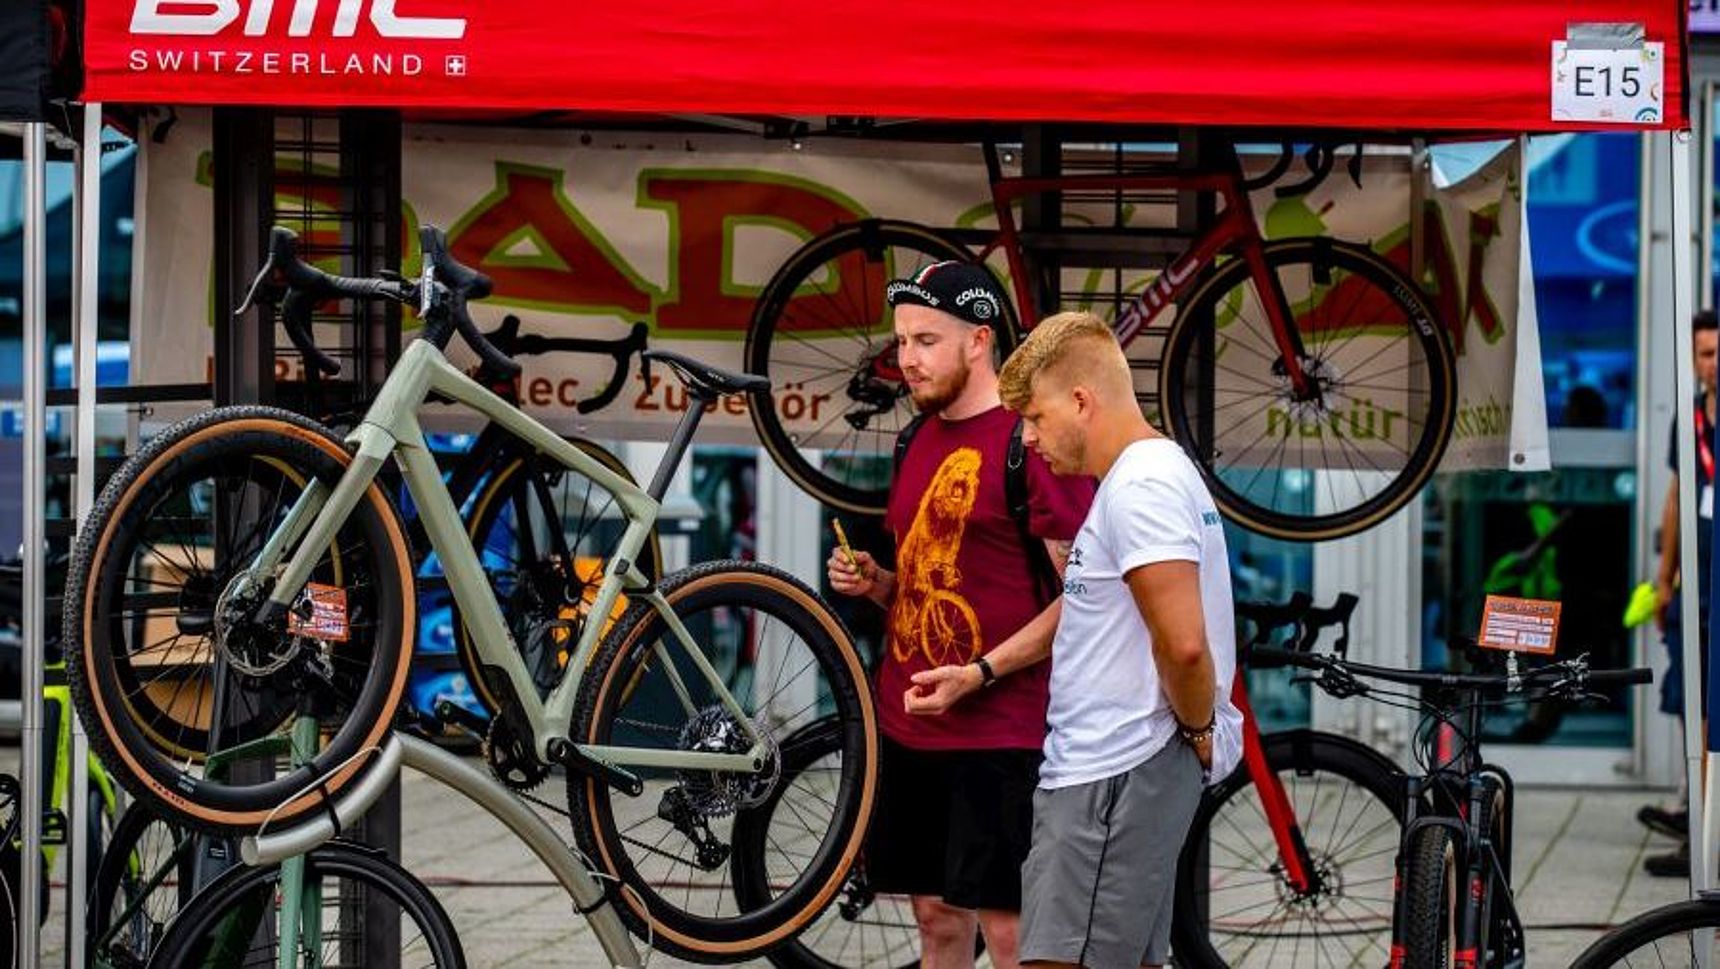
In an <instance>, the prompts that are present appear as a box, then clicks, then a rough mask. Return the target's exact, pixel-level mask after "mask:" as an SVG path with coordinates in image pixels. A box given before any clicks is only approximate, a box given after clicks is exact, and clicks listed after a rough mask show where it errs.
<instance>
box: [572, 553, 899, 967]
mask: <svg viewBox="0 0 1720 969" xmlns="http://www.w3.org/2000/svg"><path fill="white" fill-rule="evenodd" d="M662 594H663V596H664V598H665V599H666V600H667V602H668V606H669V608H670V609H671V610H672V611H673V614H674V616H675V618H676V619H677V620H678V621H679V623H680V624H681V625H682V626H683V627H684V628H686V629H687V630H688V632H689V633H690V635H691V636H692V638H693V640H694V642H695V643H696V644H698V646H699V648H701V650H703V651H705V652H708V653H720V652H724V651H727V650H730V649H731V648H738V647H745V648H747V649H749V650H751V652H752V655H754V656H755V657H756V661H755V665H754V676H753V678H752V679H751V681H750V684H749V687H750V688H749V689H746V690H742V691H740V692H739V694H738V695H735V696H734V697H733V698H734V700H735V702H736V703H737V704H738V706H739V708H740V714H741V715H742V716H744V717H745V719H746V721H747V722H748V723H750V724H751V727H750V730H751V731H756V732H757V733H758V734H760V735H762V738H763V745H762V750H761V752H760V756H759V759H758V760H757V761H756V766H757V769H756V770H733V771H729V770H705V769H687V768H673V767H663V768H628V769H630V770H635V771H636V772H637V773H638V774H639V775H640V776H641V778H642V779H643V780H644V782H645V791H644V794H643V796H641V797H637V798H629V797H626V796H623V795H621V794H620V793H619V792H617V791H615V790H613V789H611V788H609V787H608V786H606V785H604V784H602V783H600V782H597V781H594V780H591V779H588V778H586V777H583V776H578V775H570V776H569V784H568V801H569V810H570V812H571V814H572V816H573V822H574V834H575V836H576V837H577V839H578V841H579V845H580V848H581V850H583V851H584V852H585V853H586V854H587V855H588V856H589V857H591V858H592V859H593V860H594V861H595V862H596V863H597V865H598V866H599V867H601V868H602V869H603V870H604V871H606V872H609V873H610V874H612V875H614V876H616V877H617V878H619V879H620V881H621V883H622V885H623V886H624V890H623V891H621V892H620V893H619V896H618V897H619V904H618V905H617V906H616V908H617V909H618V911H619V912H620V913H621V916H622V918H623V920H625V921H626V922H627V924H628V926H629V927H630V928H631V929H632V930H633V931H634V932H635V933H637V934H638V935H639V936H640V937H641V938H645V939H649V940H650V941H651V944H652V945H653V946H654V947H656V948H661V949H664V950H666V951H668V952H670V953H672V954H674V955H676V956H678V957H680V958H684V959H692V960H695V961H700V962H735V961H739V960H742V959H746V958H751V957H753V956H756V955H760V954H762V953H764V952H766V951H768V950H769V949H771V948H772V947H774V946H777V945H779V944H781V943H783V942H784V941H786V940H788V939H790V938H792V937H793V936H794V935H795V934H797V933H798V932H800V931H801V930H802V929H804V928H805V927H806V926H807V925H809V924H811V922H812V921H813V919H815V918H816V917H817V916H818V914H819V912H821V911H822V910H823V909H824V907H825V906H826V905H828V904H830V902H831V901H832V900H833V899H834V898H835V896H836V893H837V892H838V891H839V890H840V889H841V887H842V884H843V882H844V880H845V879H846V877H847V875H848V872H849V869H850V867H851V866H852V864H853V862H854V858H855V856H856V855H857V854H858V852H859V850H860V844H861V842H862V840H863V839H864V837H865V834H866V825H867V822H868V821H869V820H870V817H871V812H872V802H873V797H874V794H875V792H876V789H877V764H878V753H877V748H878V739H877V727H876V720H875V717H874V714H873V710H872V704H871V696H870V693H869V692H868V691H867V690H866V679H865V667H864V666H863V664H862V663H861V660H860V657H859V655H858V654H857V653H856V652H855V651H854V646H853V643H852V641H851V640H850V639H849V637H848V634H847V632H846V630H844V629H843V627H842V625H841V622H840V621H839V620H838V619H837V618H836V616H835V615H834V614H833V613H832V612H831V611H830V609H829V607H828V606H827V605H825V604H824V603H823V602H822V600H820V599H819V598H818V597H817V595H816V594H815V593H813V592H812V591H811V590H810V589H808V588H806V587H805V586H804V585H802V584H801V583H800V582H799V581H797V580H795V579H793V578H792V577H790V576H788V575H787V574H785V573H783V572H780V571H778V570H776V569H771V568H769V567H767V566H763V565H760V564H758V563H755V562H719V563H711V564H708V565H701V566H697V567H695V568H693V569H689V570H686V571H684V572H679V573H676V574H675V575H672V576H669V577H668V578H667V579H665V580H664V582H663V584H662ZM820 720H824V721H826V722H828V723H829V724H830V726H829V728H828V730H829V731H830V733H829V735H828V739H827V742H828V744H829V748H828V750H827V753H826V756H827V758H828V759H829V764H830V767H831V771H830V773H828V774H827V775H826V777H828V778H829V780H830V788H829V793H828V795H827V799H826V800H824V801H822V802H820V803H817V804H814V805H810V806H809V810H810V811H811V813H809V814H808V815H807V816H805V817H804V818H802V819H800V820H801V828H802V830H803V831H804V832H806V833H807V835H808V837H807V838H806V839H805V840H804V841H801V842H798V843H797V845H796V847H795V848H794V850H792V851H790V850H788V849H786V848H784V847H782V846H779V845H773V844H769V843H768V840H769V839H766V842H767V843H766V844H764V845H763V846H760V845H759V844H758V843H757V842H756V841H753V842H743V841H741V840H738V837H737V835H738V832H737V826H738V825H740V823H741V822H739V821H737V817H738V816H739V815H741V814H744V813H745V812H748V811H750V810H752V809H755V808H756V807H757V806H758V805H760V804H762V803H764V802H765V801H766V800H767V799H768V798H769V797H770V796H771V795H772V794H773V793H774V792H775V790H776V789H777V787H778V786H779V785H780V784H781V783H782V777H783V771H784V764H785V762H786V757H787V754H785V753H784V751H783V744H784V743H786V742H787V741H788V740H789V739H790V738H794V737H796V736H798V735H799V734H798V731H800V730H801V729H802V728H804V727H806V726H807V725H808V724H810V723H813V722H815V721H820ZM574 723H575V724H578V725H580V726H579V727H578V730H579V731H580V732H581V734H582V736H581V738H580V739H582V740H584V741H585V742H587V743H590V744H596V745H608V746H611V747H621V748H632V749H636V750H637V749H640V748H642V749H643V750H644V751H653V752H657V753H658V754H662V753H666V752H699V753H722V754H739V753H745V752H747V751H748V750H749V748H750V747H751V746H752V744H751V741H750V740H749V739H748V735H749V728H747V727H743V726H742V724H741V722H740V720H739V718H737V717H736V716H735V714H734V713H733V712H731V711H730V709H729V708H728V707H727V705H726V704H725V703H724V702H723V700H722V699H721V694H720V693H719V692H718V691H717V690H716V689H715V688H714V687H713V686H712V685H711V682H710V679H709V678H708V677H706V676H705V675H703V674H702V673H701V672H700V671H699V670H698V667H697V666H696V665H695V663H694V662H693V661H692V659H691V658H690V657H689V655H688V652H687V650H686V649H685V648H684V647H683V646H682V644H681V641H680V639H679V638H678V637H677V636H675V635H674V634H672V633H671V632H670V630H669V626H668V624H667V623H666V622H665V621H664V620H663V618H662V617H661V616H660V615H659V614H658V613H657V612H656V611H655V610H654V609H653V608H652V606H651V604H650V603H649V602H645V601H636V602H635V603H634V604H633V606H632V607H630V608H629V609H628V614H627V615H626V616H625V617H623V618H622V620H621V622H620V623H618V624H617V626H616V628H615V629H614V630H613V631H612V632H611V634H610V636H609V637H608V639H607V640H606V641H605V643H604V645H603V648H602V651H601V652H600V654H599V656H598V658H597V659H596V661H595V662H594V663H593V664H592V668H591V670H590V671H589V673H588V679H587V681H586V684H585V687H584V689H583V690H582V693H581V697H580V704H579V708H578V710H577V712H576V714H575V717H574ZM790 752H792V748H790ZM615 757H616V759H617V760H619V761H623V762H625V759H626V758H625V757H623V756H621V755H620V754H619V753H618V754H617V755H615ZM742 850H745V851H748V852H751V851H755V850H764V851H766V852H767V854H768V857H766V858H764V859H759V858H754V857H752V856H750V854H749V855H748V856H746V857H744V858H743V857H741V856H740V854H739V853H740V852H741V851H742ZM736 865H743V866H763V870H765V871H769V872H771V873H772V879H771V880H772V888H773V891H772V892H771V895H770V897H769V899H768V900H766V901H763V903H762V904H759V905H757V906H754V907H746V906H740V905H738V904H737V901H736V897H735V892H734V887H733V886H734V884H735V879H736V876H735V872H734V866H736Z"/></svg>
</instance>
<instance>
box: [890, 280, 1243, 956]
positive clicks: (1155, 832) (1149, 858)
mask: <svg viewBox="0 0 1720 969" xmlns="http://www.w3.org/2000/svg"><path fill="white" fill-rule="evenodd" d="M998 392H999V395H1000V397H1001V398H1002V400H1003V402H1004V404H1005V405H1006V406H1008V407H1009V408H1010V409H1012V410H1015V411H1017V412H1019V413H1020V414H1021V416H1022V418H1023V420H1024V424H1025V426H1024V432H1023V440H1024V441H1026V443H1027V444H1028V445H1029V446H1030V447H1032V448H1033V449H1034V450H1035V451H1036V452H1037V453H1038V454H1039V455H1040V456H1041V457H1043V458H1044V459H1045V461H1046V462H1047V463H1048V464H1049V465H1050V466H1051V469H1052V470H1053V471H1054V472H1056V473H1058V474H1069V475H1092V476H1095V477H1098V478H1099V479H1100V483H1099V490H1098V493H1097V495H1096V496H1095V497H1094V499H1093V505H1092V508H1091V510H1090V511H1089V512H1088V514H1087V518H1086V520H1085V521H1084V522H1083V523H1082V526H1081V530H1080V532H1079V533H1078V534H1077V536H1076V539H1075V544H1074V547H1073V549H1072V550H1071V552H1070V555H1069V561H1068V564H1067V566H1066V567H1065V570H1064V576H1063V578H1064V584H1063V596H1062V598H1061V600H1060V603H1061V609H1060V610H1058V611H1048V612H1047V613H1046V614H1045V615H1042V616H1041V617H1040V618H1039V619H1037V620H1035V621H1034V622H1032V623H1030V624H1028V626H1026V627H1024V628H1023V629H1022V630H1021V631H1020V632H1018V633H1017V634H1016V635H1014V636H1011V637H1010V638H1008V639H1007V640H1005V641H1004V642H1002V643H1000V644H998V645H997V647H996V648H994V649H992V650H991V651H990V652H988V653H987V654H986V655H985V660H986V661H987V663H988V664H989V665H990V667H991V670H992V672H993V674H994V675H995V676H996V677H998V678H1005V677H1008V676H1009V675H1011V674H1014V673H1017V672H1018V671H1020V670H1024V669H1028V668H1030V667H1033V666H1035V665H1036V664H1038V663H1040V662H1041V661H1042V660H1044V659H1046V658H1047V657H1049V656H1051V655H1055V656H1056V658H1057V660H1056V663H1054V664H1053V665H1052V671H1051V699H1050V705H1049V708H1048V711H1047V717H1046V719H1047V727H1048V732H1047V734H1046V737H1045V761H1044V764H1043V766H1042V767H1041V768H1040V774H1039V788H1038V790H1037V791H1036V792H1035V793H1034V799H1033V833H1032V847H1031V849H1030V851H1029V853H1028V858H1027V861H1026V863H1025V864H1024V865H1023V866H1022V883H1023V884H1022V888H1023V899H1022V915H1021V934H1020V958H1021V961H1022V963H1023V964H1024V965H1025V964H1028V963H1036V964H1040V965H1083V966H1089V967H1093V969H1133V967H1135V966H1158V965H1162V964H1164V961H1165V959H1166V957H1167V956H1168V954H1169V953H1168V950H1169V945H1170V922H1171V891H1172V886H1173V883H1174V875H1175V872H1176V864H1177V855H1178V853H1179V852H1180V850H1181V848H1182V843H1183V839H1184V837H1185V836H1186V835H1187V833H1188V826H1189V822H1190V820H1191V819H1192V818H1193V817H1194V810H1195V807H1196V805H1197V804H1198V802H1199V800H1200V792H1201V788H1202V786H1203V784H1204V783H1206V781H1207V780H1208V779H1217V778H1222V777H1223V776H1224V775H1225V774H1226V773H1228V772H1229V771H1230V770H1231V769H1232V768H1233V767H1235V765H1236V762H1237V760H1238V759H1239V758H1240V756H1241V747H1242V745H1241V729H1240V728H1241V716H1240V714H1238V713H1237V711H1236V709H1235V707H1233V706H1232V705H1231V704H1230V702H1229V684H1230V679H1231V676H1232V674H1233V672H1234V671H1235V646H1234V643H1235V632H1234V628H1233V620H1232V616H1231V597H1230V570H1229V564H1228V562H1227V556H1226V552H1225V544H1224V529H1223V526H1222V524H1221V521H1220V519H1219V515H1218V509H1217V508H1216V506H1214V504H1213V501H1212V497H1211V496H1210V495H1209V494H1208V493H1207V490H1206V486H1205V485H1204V484H1203V483H1202V481H1201V478H1200V473H1199V472H1198V471H1197V470H1196V469H1195V467H1194V465H1193V463H1192V462H1190V461H1189V459H1188V457H1187V456H1186V455H1184V454H1183V452H1182V449H1181V448H1179V447H1178V446H1177V445H1176V443H1175V442H1173V441H1171V440H1170V439H1168V438H1166V437H1165V436H1164V435H1162V434H1159V433H1158V432H1157V431H1155V430H1154V429H1153V428H1152V426H1151V425H1149V424H1148V423H1147V422H1146V420H1145V418H1143V417H1142V415H1141V411H1140V407H1139V405H1138V404H1137V402H1136V400H1135V394H1134V385H1133V380H1132V378H1131V376H1130V373H1129V366H1128V361H1127V360H1126V359H1125V358H1124V356H1123V351H1122V348H1121V347H1119V346H1118V345H1117V340H1116V338H1115V336H1113V335H1112V333H1111V331H1110V329H1109V327H1107V326H1106V325H1105V323H1104V321H1102V320H1100V319H1098V318H1097V317H1095V316H1093V315H1092V314H1088V313H1061V314H1058V315H1056V316H1053V317H1051V318H1049V319H1047V320H1045V321H1044V322H1042V323H1040V324H1039V325H1038V326H1037V327H1035V328H1034V329H1033V331H1032V333H1031V334H1030V335H1029V336H1028V338H1027V340H1026V342H1025V343H1023V344H1022V346H1021V347H1020V349H1018V350H1017V351H1016V352H1015V353H1014V355H1012V356H1011V357H1010V358H1009V361H1008V362H1007V363H1005V364H1004V367H1003V370H1002V372H1001V373H1000V374H999V378H998ZM913 682H914V685H913V687H911V688H910V690H909V692H908V695H907V697H906V700H905V702H906V704H907V707H908V709H909V710H911V711H913V712H916V713H925V714H935V713H941V712H942V711H943V710H946V709H948V708H949V707H950V706H951V705H952V704H954V703H955V702H956V701H957V700H959V699H960V698H961V697H963V696H966V695H967V694H969V693H971V692H973V691H974V690H976V689H978V688H979V686H980V683H979V676H978V673H977V672H976V671H975V670H974V668H973V667H972V666H971V665H970V666H944V667H940V668H938V669H933V670H929V671H926V672H924V673H920V674H918V675H916V676H914V677H913Z"/></svg>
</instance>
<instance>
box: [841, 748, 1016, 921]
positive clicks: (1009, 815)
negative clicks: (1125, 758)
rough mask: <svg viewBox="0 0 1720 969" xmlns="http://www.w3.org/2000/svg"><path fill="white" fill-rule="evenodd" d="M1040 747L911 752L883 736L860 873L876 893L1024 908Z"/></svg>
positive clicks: (957, 903)
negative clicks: (1023, 871) (1023, 870)
mask: <svg viewBox="0 0 1720 969" xmlns="http://www.w3.org/2000/svg"><path fill="white" fill-rule="evenodd" d="M1042 756H1043V755H1042V754H1041V753H1040V751H1037V750H949V751H945V750H914V749H912V748H910V747H904V746H902V745H901V744H898V743H895V742H894V741H891V740H890V739H889V738H887V737H886V738H883V744H882V756H881V758H880V760H879V775H878V806H877V809H876V811H875V812H874V813H873V815H872V827H871V829H870V831H869V832H868V834H867V839H866V874H867V878H868V881H869V882H870V883H871V886H872V887H873V888H874V889H876V890H878V891H881V892H889V893H893V894H901V895H930V896H934V897H939V898H942V899H943V900H944V901H945V902H947V903H949V904H950V905H954V906H957V907H960V908H989V909H1002V910H1004V911H1011V912H1015V911H1020V910H1021V863H1022V862H1024V861H1026V860H1027V850H1028V848H1029V847H1030V846H1031V843H1032V837H1033V790H1034V788H1035V787H1037V786H1038V784H1039V762H1040V760H1041V759H1042Z"/></svg>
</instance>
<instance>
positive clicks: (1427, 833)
mask: <svg viewBox="0 0 1720 969" xmlns="http://www.w3.org/2000/svg"><path fill="white" fill-rule="evenodd" d="M1457 881H1458V878H1457V850H1456V845H1455V843H1454V842H1453V841H1452V837H1451V829H1450V828H1447V827H1445V826H1444V825H1440V824H1430V825H1428V826H1426V827H1423V828H1421V829H1419V830H1417V831H1416V832H1415V833H1414V834H1412V835H1410V837H1409V843H1408V844H1407V845H1406V846H1405V848H1404V863H1403V909H1404V929H1403V931H1404V937H1403V966H1404V969H1451V966H1452V963H1453V961H1454V960H1453V957H1454V955H1455V952H1454V949H1455V945H1454V937H1453V932H1454V930H1453V923H1452V920H1453V919H1454V918H1455V917H1456V914H1457V912H1456V905H1457Z"/></svg>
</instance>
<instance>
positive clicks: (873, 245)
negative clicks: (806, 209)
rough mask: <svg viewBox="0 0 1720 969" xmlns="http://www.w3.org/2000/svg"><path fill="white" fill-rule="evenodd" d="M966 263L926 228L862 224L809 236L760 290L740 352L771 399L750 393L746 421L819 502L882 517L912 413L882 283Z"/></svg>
mask: <svg viewBox="0 0 1720 969" xmlns="http://www.w3.org/2000/svg"><path fill="white" fill-rule="evenodd" d="M972 258H973V256H972V254H971V253H969V252H968V251H967V250H965V249H963V248H961V247H960V246H957V245H955V244H954V243H951V242H949V241H947V240H945V239H944V238H942V237H941V236H938V235H937V234H935V233H933V232H932V231H930V230H929V229H925V228H922V227H920V226H917V225H913V224H910V223H904V222H887V221H879V220H868V221H866V222H858V223H852V224H849V225H843V226H838V227H837V228H835V229H833V230H831V231H830V232H827V233H825V234H824V235H822V236H819V237H818V238H817V239H814V240H813V241H812V242H810V243H808V244H807V245H806V246H804V247H802V248H801V249H800V250H799V251H798V252H796V253H795V254H794V255H793V256H792V257H791V258H790V259H789V261H788V262H787V263H785V264H783V267H782V268H781V269H779V270H777V273H776V275H775V276H774V277H773V278H772V279H771V281H770V283H769V284H768V285H767V286H766V287H765V292H764V295H763V296H761V297H760V299H759V302H758V304H757V307H756V308H755V309H754V311H753V319H752V323H751V325H750V327H749V328H748V330H747V345H746V351H745V355H746V361H747V369H748V370H749V371H751V372H752V373H759V374H765V375H767V376H769V377H770V380H771V385H772V387H773V388H775V391H776V395H775V396H773V394H772V392H769V391H767V392H762V393H758V394H755V395H754V396H753V398H752V418H753V425H754V426H755V427H756V428H757V429H758V432H759V437H760V439H761V440H762V441H763V443H764V445H765V448H766V450H768V451H769V452H770V454H771V457H772V458H773V459H774V460H775V461H776V463H777V464H778V465H779V466H780V467H781V468H782V469H783V471H784V473H786V474H787V475H788V476H789V477H790V478H792V479H793V480H794V482H795V483H796V484H798V485H800V486H801V487H802V488H804V489H806V490H807V491H809V492H810V493H811V494H812V495H813V496H814V497H816V498H818V500H819V501H821V502H823V503H825V504H827V505H831V506H833V507H836V508H841V509H843V510H845V511H852V512H855V513H857V514H872V515H881V514H883V513H884V506H885V502H886V500H887V499H888V495H889V486H890V478H891V473H892V471H893V468H892V461H891V458H892V455H893V453H894V447H895V441H896V435H897V434H898V433H900V432H901V430H902V428H903V427H905V426H906V425H907V423H908V422H909V421H910V420H911V419H913V416H914V407H913V402H912V401H911V400H910V399H909V397H908V390H907V386H906V385H905V384H904V383H903V382H902V378H901V373H900V371H899V370H898V369H897V366H896V354H895V331H894V328H893V325H892V322H891V314H890V307H889V305H888V304H887V303H885V301H884V287H885V285H887V284H888V283H889V282H890V280H892V279H896V278H900V277H902V276H907V275H911V274H913V273H914V272H916V271H918V270H919V269H921V268H923V267H925V266H927V265H929V264H931V263H934V262H940V261H943V260H946V259H960V260H963V261H971V260H972ZM1004 317H1005V326H1004V327H1002V329H1001V330H1000V331H999V332H998V346H999V348H1000V350H1001V352H1002V353H1005V354H1007V353H1008V352H1009V351H1010V350H1011V349H1013V347H1014V340H1015V332H1016V323H1015V316H1014V310H1013V308H1012V307H1010V306H1008V304H1007V303H1006V304H1005V307H1004Z"/></svg>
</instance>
